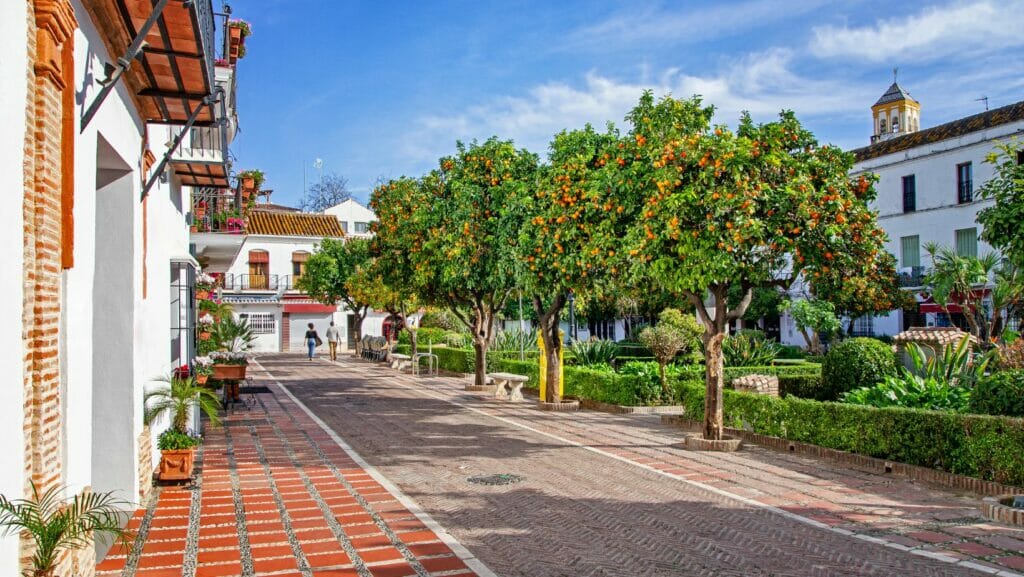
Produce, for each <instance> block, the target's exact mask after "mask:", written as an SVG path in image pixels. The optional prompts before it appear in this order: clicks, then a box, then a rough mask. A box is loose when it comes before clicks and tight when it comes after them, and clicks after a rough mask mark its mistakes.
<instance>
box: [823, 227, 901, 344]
mask: <svg viewBox="0 0 1024 577" xmlns="http://www.w3.org/2000/svg"><path fill="white" fill-rule="evenodd" d="M851 250H855V251H859V252H857V253H854V254H852V255H850V256H851V257H852V258H849V259H846V261H847V262H846V266H834V267H832V268H831V269H830V270H829V272H828V273H827V274H822V275H820V276H819V277H817V278H815V279H814V281H813V282H811V283H810V284H811V286H810V288H811V291H812V292H813V293H814V296H815V297H817V298H819V299H822V300H825V301H828V302H830V303H832V304H833V305H834V306H835V308H836V313H837V314H839V315H844V316H846V317H849V319H850V324H849V325H848V326H847V333H848V334H853V325H854V322H855V321H856V320H857V319H859V318H860V317H862V316H864V315H869V314H879V313H887V312H889V311H891V310H893V309H902V308H908V307H912V306H915V305H916V302H915V301H914V297H913V296H912V295H911V294H910V293H909V292H908V291H905V290H903V289H902V288H901V287H900V282H899V275H897V274H896V258H895V257H894V256H892V254H890V253H888V252H884V251H879V252H875V253H874V254H872V251H875V250H876V248H875V247H873V246H871V244H870V243H863V244H860V245H857V246H853V247H851Z"/></svg>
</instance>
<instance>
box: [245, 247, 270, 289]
mask: <svg viewBox="0 0 1024 577" xmlns="http://www.w3.org/2000/svg"><path fill="white" fill-rule="evenodd" d="M269 273H270V253H268V252H267V251H265V250H250V251H249V283H248V286H246V284H245V283H243V285H242V288H251V289H266V288H267V287H268V286H269V283H268V282H267V281H268V278H267V277H268V275H269Z"/></svg>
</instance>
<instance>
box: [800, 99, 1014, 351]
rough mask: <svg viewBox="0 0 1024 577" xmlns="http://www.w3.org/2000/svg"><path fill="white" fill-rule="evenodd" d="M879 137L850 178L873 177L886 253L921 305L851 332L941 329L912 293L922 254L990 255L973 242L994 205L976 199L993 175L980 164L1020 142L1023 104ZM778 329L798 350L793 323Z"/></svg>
mask: <svg viewBox="0 0 1024 577" xmlns="http://www.w3.org/2000/svg"><path fill="white" fill-rule="evenodd" d="M891 90H892V89H890V91H891ZM876 124H877V120H876ZM876 132H877V126H876ZM877 136H878V135H877V134H876V138H873V143H872V144H871V145H870V146H867V147H865V148H861V149H858V150H854V151H853V152H854V154H856V155H857V159H858V160H857V163H856V164H855V165H854V168H853V170H852V171H851V176H852V177H856V176H858V175H860V174H864V173H872V174H875V175H877V176H878V183H877V184H876V190H877V191H878V197H877V199H876V201H875V202H874V204H873V208H874V209H875V210H877V211H878V223H879V225H880V226H881V227H882V229H884V230H885V232H886V234H887V235H888V237H889V239H888V241H887V243H886V249H887V250H888V251H889V252H890V253H892V254H893V255H894V256H895V257H896V263H897V270H898V271H899V274H900V280H901V284H902V285H903V286H904V288H905V289H906V290H911V291H914V292H915V294H916V295H917V296H918V300H919V301H923V302H920V303H919V307H918V310H911V311H903V310H896V311H892V312H891V313H889V314H888V315H879V316H875V317H873V318H872V317H867V318H862V319H859V320H858V323H857V324H856V325H855V330H854V332H855V334H870V335H876V336H881V335H895V334H898V333H899V332H901V331H902V330H904V329H905V328H908V327H909V326H942V325H945V324H946V323H948V322H949V319H948V317H947V316H946V315H944V314H942V313H939V312H937V310H936V309H937V307H936V306H934V305H931V304H930V301H928V300H927V299H926V298H925V296H924V295H922V294H921V293H920V291H915V289H917V288H919V287H920V285H921V277H922V276H923V275H924V274H925V273H926V272H927V268H928V266H929V265H930V262H929V256H928V254H927V252H926V251H925V249H924V247H925V245H926V244H928V243H932V242H933V243H936V244H938V245H941V246H947V247H952V248H954V249H956V250H957V252H959V253H960V254H962V255H969V256H982V255H984V254H986V253H988V252H991V251H992V247H990V246H989V245H988V244H986V243H985V242H983V241H982V240H980V239H979V235H980V234H981V225H980V224H978V222H977V215H978V211H980V210H981V209H983V208H985V207H986V206H990V205H991V204H992V201H989V200H980V199H977V196H976V194H977V191H978V189H979V188H980V187H981V185H982V184H984V182H985V181H987V180H989V179H990V178H992V176H993V175H994V173H995V167H993V166H992V165H990V164H987V163H986V162H985V157H986V156H987V155H988V154H989V153H991V152H993V151H995V148H996V145H997V144H999V143H1001V142H1006V141H1008V140H1010V139H1012V138H1015V137H1018V138H1019V137H1021V136H1024V102H1018V103H1016V104H1012V105H1010V106H1006V107H1003V108H999V109H996V110H991V111H986V112H984V113H981V114H977V115H974V116H970V117H966V118H961V119H959V120H954V121H952V122H949V123H946V124H942V125H940V126H936V127H933V128H929V129H927V130H923V131H918V132H910V133H904V134H902V135H899V136H895V137H891V138H877ZM781 325H782V326H781V336H782V341H783V342H786V343H790V344H797V345H803V344H804V342H803V339H802V337H801V336H800V333H799V332H798V331H797V330H796V327H795V325H794V323H793V322H792V319H790V318H788V317H787V316H784V317H783V318H782V323H781Z"/></svg>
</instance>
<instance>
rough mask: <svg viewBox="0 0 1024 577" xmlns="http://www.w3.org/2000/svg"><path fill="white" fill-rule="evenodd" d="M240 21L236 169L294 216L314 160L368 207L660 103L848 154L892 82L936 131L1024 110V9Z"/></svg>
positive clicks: (245, 12) (710, 8) (584, 6)
mask: <svg viewBox="0 0 1024 577" xmlns="http://www.w3.org/2000/svg"><path fill="white" fill-rule="evenodd" d="M231 5H232V8H233V10H234V15H235V16H236V17H241V18H244V19H246V20H248V21H249V22H251V23H252V28H253V36H252V37H250V38H249V39H248V40H247V42H246V45H247V50H248V54H247V56H246V58H245V59H244V60H242V61H241V62H240V63H239V72H238V78H239V85H238V103H239V104H238V106H239V114H240V117H241V127H242V132H241V134H240V136H239V137H238V138H237V139H236V140H235V143H234V144H233V152H234V154H235V156H236V157H237V161H236V163H235V168H236V170H241V169H245V168H260V169H262V170H263V171H264V172H265V173H266V174H267V185H266V186H268V187H270V188H273V189H274V191H275V192H274V196H273V199H274V201H275V202H277V203H281V204H294V203H297V202H298V199H299V197H300V196H301V194H302V187H303V167H304V166H305V170H306V178H307V179H308V180H309V181H312V179H314V178H316V174H317V171H316V169H315V168H314V167H313V161H314V159H316V158H322V159H323V161H324V171H325V172H335V173H337V174H340V175H342V176H345V177H346V178H348V180H349V186H350V188H351V189H352V190H353V192H354V194H355V196H356V198H357V199H359V200H365V199H366V197H367V194H368V192H369V190H370V189H371V188H372V186H373V184H374V183H375V182H376V181H377V180H378V179H379V178H393V177H398V176H401V175H420V174H422V173H424V172H426V171H427V170H429V169H430V168H431V167H433V166H434V165H435V164H436V162H437V159H438V158H439V157H440V156H442V155H445V154H448V153H450V152H451V151H452V150H453V149H454V146H455V142H456V141H457V140H460V139H461V140H464V141H469V140H472V139H474V138H478V139H485V138H487V137H489V136H491V135H498V136H500V137H502V138H511V139H513V140H515V141H516V143H517V144H518V145H520V146H524V147H526V148H529V149H531V150H533V151H534V152H537V153H539V154H541V155H543V154H544V153H545V151H546V147H547V143H548V141H549V140H550V138H551V136H552V135H553V134H554V133H555V132H557V131H558V130H561V129H562V128H576V127H581V126H583V125H584V124H585V123H587V122H590V123H593V124H595V125H599V126H603V125H604V124H605V123H606V122H607V121H613V122H615V123H616V124H618V125H623V124H624V123H623V120H622V118H623V116H624V115H625V113H626V112H627V111H628V110H629V109H630V108H631V107H632V106H633V105H634V104H635V102H636V100H637V98H638V97H639V96H640V93H641V91H642V90H643V89H644V88H651V89H653V90H655V92H656V94H658V95H659V96H661V95H664V94H669V93H671V94H673V95H675V96H679V97H687V96H690V95H692V94H701V95H703V96H704V99H705V101H706V102H708V103H711V104H714V105H716V106H717V107H718V116H717V120H718V121H719V122H725V123H730V124H732V123H735V122H736V119H737V117H738V115H739V113H740V111H742V110H749V111H750V112H751V113H752V114H753V116H754V118H755V119H758V120H769V119H771V118H772V117H773V116H774V115H775V114H776V113H777V112H778V111H779V110H781V109H783V108H788V109H792V110H794V111H795V112H796V113H797V116H798V117H799V118H800V119H801V120H802V121H803V122H804V123H805V124H806V125H807V126H808V127H809V128H810V129H811V130H812V131H813V132H814V133H815V134H816V135H817V136H818V138H819V140H821V141H825V142H832V143H835V144H838V145H840V146H843V147H844V148H855V147H857V146H861V145H863V144H866V143H867V142H868V138H869V136H870V130H871V124H870V115H869V108H870V106H871V104H873V103H874V101H875V100H876V99H877V98H878V97H879V96H880V95H881V94H882V93H883V92H884V91H885V89H886V88H887V87H888V86H889V84H890V83H891V82H892V68H893V67H894V66H898V67H899V82H900V85H901V86H903V87H904V88H905V89H907V90H908V91H909V92H910V93H911V94H912V95H913V96H914V97H915V98H916V99H918V100H919V101H920V102H921V103H922V115H921V118H922V122H921V124H922V127H927V126H933V125H935V124H940V123H942V122H946V121H948V120H952V119H955V118H959V117H961V116H965V115H969V114H973V113H976V112H980V111H982V110H984V105H983V104H982V103H981V102H977V101H975V99H977V98H980V97H981V96H988V98H989V103H990V106H991V107H993V108H995V107H998V106H1002V105H1006V104H1010V103H1013V102H1017V101H1019V100H1022V99H1024V58H1021V56H1020V49H1021V47H1022V46H1024V35H1022V34H1021V33H1020V30H1021V29H1022V28H1024V0H1012V1H1008V0H967V1H964V2H938V3H902V4H895V5H894V4H892V3H889V2H871V1H856V0H854V1H847V2H825V1H815V0H808V1H806V2H779V1H769V0H747V1H740V2H645V1H631V2H607V1H598V0H581V1H569V0H560V1H557V2H551V1H535V2H534V1H523V2H486V1H475V2H472V1H451V2H440V1H437V2H435V1H430V2H413V1H406V0H399V1H393V2H379V1H357V0H345V1H336V0H234V1H232V2H231ZM893 6H897V7H899V10H894V8H893ZM907 10H909V11H907Z"/></svg>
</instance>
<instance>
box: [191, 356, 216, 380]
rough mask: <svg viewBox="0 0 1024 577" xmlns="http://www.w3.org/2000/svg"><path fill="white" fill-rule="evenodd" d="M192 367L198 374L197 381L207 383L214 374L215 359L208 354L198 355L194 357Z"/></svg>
mask: <svg viewBox="0 0 1024 577" xmlns="http://www.w3.org/2000/svg"><path fill="white" fill-rule="evenodd" d="M192 367H193V371H194V372H195V374H196V377H195V378H196V383H197V384H200V385H205V384H206V381H207V380H209V378H210V375H212V374H213V359H211V358H210V357H208V356H204V357H196V358H194V359H192Z"/></svg>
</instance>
